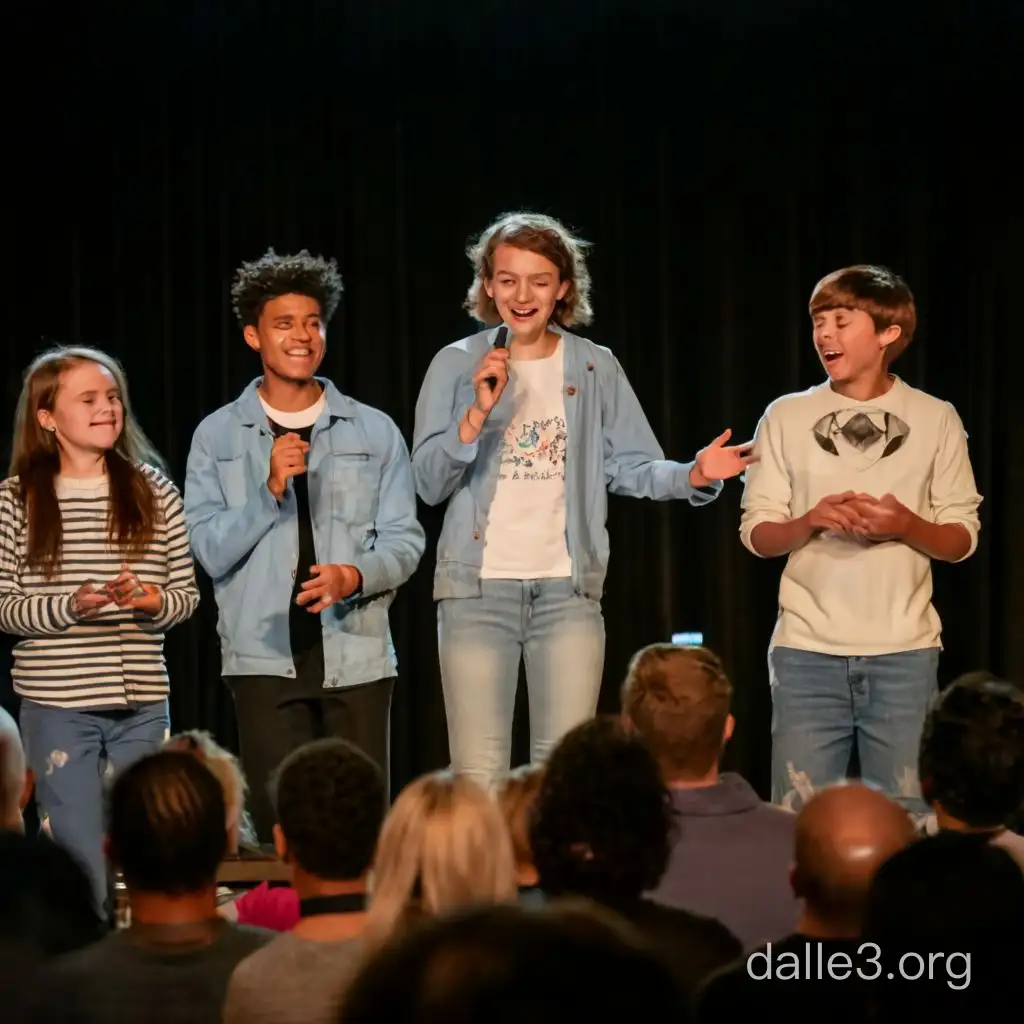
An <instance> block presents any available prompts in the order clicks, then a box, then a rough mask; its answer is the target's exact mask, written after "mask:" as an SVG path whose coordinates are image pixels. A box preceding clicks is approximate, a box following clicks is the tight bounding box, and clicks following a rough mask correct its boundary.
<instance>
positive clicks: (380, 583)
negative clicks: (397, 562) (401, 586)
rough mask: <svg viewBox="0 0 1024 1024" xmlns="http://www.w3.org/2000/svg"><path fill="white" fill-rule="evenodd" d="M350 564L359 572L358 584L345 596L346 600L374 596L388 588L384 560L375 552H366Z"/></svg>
mask: <svg viewBox="0 0 1024 1024" xmlns="http://www.w3.org/2000/svg"><path fill="white" fill-rule="evenodd" d="M352 564H353V565H354V566H355V567H356V570H357V571H358V573H359V586H358V587H357V588H356V589H355V590H354V591H353V592H352V593H351V594H349V595H348V597H347V598H345V600H346V601H357V600H359V599H361V598H366V597H374V596H375V595H377V594H379V593H381V592H382V591H385V590H387V589H388V581H387V580H386V579H385V578H384V560H383V559H382V558H381V556H380V555H379V554H378V553H377V552H375V551H371V552H368V553H367V554H365V555H363V557H362V558H359V559H357V560H356V561H354V562H353V563H352Z"/></svg>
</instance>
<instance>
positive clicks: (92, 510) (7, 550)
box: [0, 466, 199, 711]
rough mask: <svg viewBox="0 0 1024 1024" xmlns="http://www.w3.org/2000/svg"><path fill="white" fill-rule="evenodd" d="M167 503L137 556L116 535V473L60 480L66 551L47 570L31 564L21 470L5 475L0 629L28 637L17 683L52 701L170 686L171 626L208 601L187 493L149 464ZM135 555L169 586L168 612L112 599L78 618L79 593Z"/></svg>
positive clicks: (102, 703)
mask: <svg viewBox="0 0 1024 1024" xmlns="http://www.w3.org/2000/svg"><path fill="white" fill-rule="evenodd" d="M143 471H144V472H145V474H146V476H147V477H148V478H149V481H150V483H151V484H152V486H153V490H154V492H155V493H156V496H157V508H158V509H159V510H160V512H161V516H160V518H159V521H158V524H157V528H156V536H155V537H154V539H153V542H152V544H151V545H150V547H149V549H148V550H147V551H146V552H145V554H144V555H142V556H141V557H138V558H135V559H129V558H126V557H125V556H124V553H123V552H121V551H119V550H118V549H117V547H116V546H112V545H111V544H110V542H109V540H108V539H107V507H108V500H107V499H108V487H107V479H106V477H100V478H97V479H95V480H67V479H63V478H58V480H57V481H56V489H57V499H58V502H59V504H60V511H61V518H62V521H63V538H64V539H63V557H62V560H61V564H60V566H59V568H58V571H57V573H56V574H55V575H54V577H53V578H52V579H46V578H45V577H44V576H43V575H42V574H41V573H39V572H37V571H36V570H34V569H29V568H28V566H26V565H25V551H26V542H27V539H28V524H27V522H26V518H25V508H24V505H23V504H22V502H21V499H20V497H19V494H18V479H17V477H11V478H10V479H8V480H5V481H3V483H0V630H2V631H3V632H5V633H11V634H13V635H15V636H17V637H21V638H22V639H21V640H20V641H19V642H18V643H17V644H16V645H15V648H14V670H13V677H14V688H15V690H17V692H18V693H19V694H20V695H21V696H22V697H23V698H25V699H26V700H30V701H34V702H36V703H39V704H47V705H50V706H52V707H65V708H77V709H79V710H89V711H101V710H103V711H106V710H117V709H124V708H131V707H134V706H136V705H138V704H142V703H146V702H150V701H156V700H162V699H164V698H165V697H166V696H167V692H168V679H167V667H166V665H165V663H164V653H163V648H164V632H165V631H166V630H168V629H169V628H171V627H172V626H175V625H177V624H178V623H179V622H184V621H185V620H186V619H187V618H189V616H190V615H191V614H192V613H193V612H194V611H195V609H196V605H197V604H198V603H199V590H198V588H197V586H196V579H195V570H194V568H193V563H192V554H191V551H190V550H189V543H188V534H187V531H186V529H185V517H184V511H183V508H182V502H181V495H180V494H179V493H178V489H177V488H176V487H175V486H174V484H173V483H172V482H171V481H170V480H168V479H167V477H165V476H164V475H163V474H162V473H159V472H158V471H157V470H155V469H152V468H150V467H149V466H145V467H143ZM126 562H127V563H128V565H129V567H130V568H131V570H132V571H133V572H134V573H135V574H136V575H137V576H138V578H139V580H140V581H141V582H142V583H145V584H150V585H155V586H158V587H161V588H162V589H163V595H164V601H163V607H162V609H161V611H160V613H159V614H158V615H156V616H151V615H147V614H145V613H143V612H138V611H135V610H133V609H131V608H124V609H121V608H118V607H117V606H116V605H108V606H107V607H105V608H104V609H103V610H102V611H101V612H100V613H99V614H98V615H96V617H95V618H91V619H86V620H83V621H78V620H77V619H76V618H75V615H74V612H73V611H72V598H73V596H74V594H75V592H76V591H77V590H78V589H79V588H80V587H81V586H82V585H83V584H85V583H93V584H96V585H102V584H104V583H108V582H110V581H111V580H113V579H114V578H115V577H116V576H118V574H119V573H120V572H121V571H122V568H121V567H122V565H123V564H125V563H126Z"/></svg>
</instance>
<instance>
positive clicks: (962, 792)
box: [918, 673, 1024, 828]
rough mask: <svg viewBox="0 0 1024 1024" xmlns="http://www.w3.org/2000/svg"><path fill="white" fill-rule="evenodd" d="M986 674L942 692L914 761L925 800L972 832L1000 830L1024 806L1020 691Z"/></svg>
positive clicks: (965, 679)
mask: <svg viewBox="0 0 1024 1024" xmlns="http://www.w3.org/2000/svg"><path fill="white" fill-rule="evenodd" d="M986 675H987V673H971V675H970V676H969V677H962V678H961V679H959V680H957V681H956V682H955V683H953V684H952V685H951V686H950V687H949V688H948V689H947V690H946V691H945V692H944V693H943V695H942V697H941V699H940V700H939V703H938V704H937V705H936V706H935V708H934V709H933V710H932V711H931V713H930V714H929V715H928V717H927V719H926V720H925V724H924V729H923V731H922V735H921V746H920V754H919V759H918V771H919V773H920V778H921V788H922V791H923V793H924V795H925V797H926V799H927V800H928V801H929V802H931V803H938V804H940V805H941V807H942V809H943V810H944V811H946V812H947V813H948V814H950V815H952V816H953V817H954V818H956V819H957V820H959V821H962V822H963V823H964V824H966V825H969V826H970V827H972V828H999V827H1000V826H1003V825H1005V824H1007V823H1008V822H1009V821H1010V820H1011V819H1012V818H1013V817H1014V816H1015V815H1016V814H1018V813H1019V812H1020V810H1021V807H1022V806H1024V691H1021V690H1020V689H1018V688H1017V687H1016V686H1014V685H1013V684H1012V683H1006V682H1000V681H998V680H994V679H990V678H986Z"/></svg>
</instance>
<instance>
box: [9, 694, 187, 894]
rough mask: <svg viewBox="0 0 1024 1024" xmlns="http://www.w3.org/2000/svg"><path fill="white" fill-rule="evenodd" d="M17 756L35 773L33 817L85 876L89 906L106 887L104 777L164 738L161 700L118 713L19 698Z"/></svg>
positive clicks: (165, 717) (164, 710) (165, 728)
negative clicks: (20, 748)
mask: <svg viewBox="0 0 1024 1024" xmlns="http://www.w3.org/2000/svg"><path fill="white" fill-rule="evenodd" d="M20 719H21V720H20V726H21V735H22V740H23V742H24V744H25V756H26V758H27V759H28V764H29V767H30V768H31V769H32V772H33V773H34V774H35V777H36V802H37V803H38V806H39V817H40V819H41V820H43V821H46V822H48V824H49V829H50V834H51V835H52V836H53V838H54V840H55V841H56V842H58V843H60V845H61V846H63V847H64V848H65V849H66V850H68V851H70V852H71V853H72V854H74V855H75V857H77V859H78V860H79V862H80V863H81V864H82V866H83V867H84V868H85V870H86V871H87V872H88V874H89V878H90V881H91V882H92V885H93V891H94V892H95V896H96V907H97V909H98V910H99V911H100V913H104V912H105V904H106V901H107V896H108V892H109V879H108V874H107V860H106V856H105V855H104V850H103V837H104V834H105V831H106V822H105V818H104V776H105V774H106V771H107V769H108V767H109V769H110V770H112V771H115V772H117V771H121V770H122V769H123V768H126V767H127V766H128V765H130V764H131V763H132V762H133V761H137V760H138V759H139V758H140V757H144V756H145V755H146V754H150V753H152V752H153V751H155V750H158V749H159V748H160V746H161V745H162V743H163V742H164V739H165V738H166V736H167V732H168V728H169V726H170V717H169V715H168V712H167V701H165V700H161V701H154V702H153V703H152V704H142V705H140V706H139V707H138V708H136V709H133V710H125V711H81V710H79V709H77V708H52V707H48V706H47V705H45V704H36V703H34V702H33V701H29V700H26V701H23V702H22V705H21V715H20Z"/></svg>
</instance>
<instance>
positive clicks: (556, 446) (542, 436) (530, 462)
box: [499, 416, 566, 480]
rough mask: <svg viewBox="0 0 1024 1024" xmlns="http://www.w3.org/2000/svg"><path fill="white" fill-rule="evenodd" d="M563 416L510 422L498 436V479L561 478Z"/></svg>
mask: <svg viewBox="0 0 1024 1024" xmlns="http://www.w3.org/2000/svg"><path fill="white" fill-rule="evenodd" d="M565 439H566V429H565V420H564V419H563V418H562V417H561V416H552V417H550V418H549V419H545V420H532V421H530V422H529V423H515V422H513V423H512V425H511V426H509V428H508V430H506V431H505V433H504V435H503V436H502V439H501V469H500V471H499V478H500V479H502V480H555V479H560V480H564V479H565Z"/></svg>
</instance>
